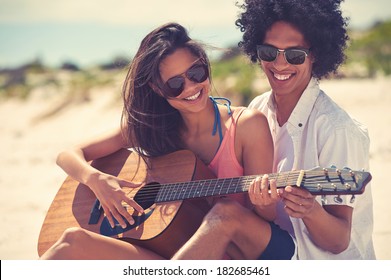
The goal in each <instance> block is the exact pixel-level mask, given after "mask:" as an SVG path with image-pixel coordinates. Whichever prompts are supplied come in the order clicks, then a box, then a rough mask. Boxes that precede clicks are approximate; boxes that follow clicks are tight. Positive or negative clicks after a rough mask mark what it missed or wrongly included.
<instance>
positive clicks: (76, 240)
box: [60, 227, 89, 246]
mask: <svg viewBox="0 0 391 280" xmlns="http://www.w3.org/2000/svg"><path fill="white" fill-rule="evenodd" d="M88 237H89V235H88V233H87V231H86V230H85V229H82V228H79V227H72V228H68V229H66V230H65V231H64V233H63V234H62V236H61V238H60V242H61V243H65V244H68V245H71V246H72V245H78V246H79V245H80V244H83V243H84V241H85V240H86V239H87V238H88Z"/></svg>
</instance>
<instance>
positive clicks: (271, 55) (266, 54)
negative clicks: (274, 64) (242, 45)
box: [257, 46, 277, 62]
mask: <svg viewBox="0 0 391 280" xmlns="http://www.w3.org/2000/svg"><path fill="white" fill-rule="evenodd" d="M257 54H258V58H259V59H260V60H263V61H267V62H271V61H274V60H275V59H276V57H277V49H276V48H274V47H272V46H258V47H257Z"/></svg>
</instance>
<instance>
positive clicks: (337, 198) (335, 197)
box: [334, 195, 343, 204]
mask: <svg viewBox="0 0 391 280" xmlns="http://www.w3.org/2000/svg"><path fill="white" fill-rule="evenodd" d="M334 201H335V202H336V203H338V204H341V203H342V202H343V200H342V198H341V197H340V196H339V195H338V196H334Z"/></svg>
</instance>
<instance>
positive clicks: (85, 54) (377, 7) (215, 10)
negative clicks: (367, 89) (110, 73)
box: [0, 0, 391, 68]
mask: <svg viewBox="0 0 391 280" xmlns="http://www.w3.org/2000/svg"><path fill="white" fill-rule="evenodd" d="M235 2H236V1H235V0H192V1H188V0H142V1H139V0H0V42H1V43H0V68H2V67H12V66H17V65H20V64H22V63H25V62H27V61H31V60H32V59H34V58H40V59H41V60H42V61H43V62H44V63H46V64H49V65H53V66H57V65H60V64H61V63H62V62H64V61H73V62H75V63H78V64H80V65H83V66H88V65H92V64H94V63H103V62H107V61H109V60H110V59H112V58H113V57H114V56H116V55H124V56H128V57H131V56H132V55H133V54H134V53H135V51H136V50H137V47H138V45H139V43H140V41H141V39H142V38H143V37H144V36H145V35H146V34H147V33H148V32H149V31H150V30H151V29H153V28H155V27H156V26H158V25H160V24H162V23H165V22H168V21H177V22H179V23H181V24H183V25H184V26H186V27H187V28H188V30H189V31H190V35H191V36H192V37H193V38H196V39H199V40H201V41H204V42H205V43H208V44H211V45H214V46H218V47H226V46H229V45H234V44H236V43H237V41H238V40H239V39H240V36H241V34H240V32H239V31H238V30H237V29H236V27H235V25H234V21H235V19H236V17H237V14H238V12H239V10H238V8H237V7H236V6H235ZM342 9H343V11H344V15H345V16H349V17H350V18H351V21H350V25H351V26H352V27H354V28H366V27H368V26H370V25H372V24H373V23H374V22H375V21H376V20H382V19H389V18H391V1H390V0H370V1H369V0H345V2H344V3H343V5H342Z"/></svg>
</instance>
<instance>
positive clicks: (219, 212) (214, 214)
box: [205, 198, 247, 226]
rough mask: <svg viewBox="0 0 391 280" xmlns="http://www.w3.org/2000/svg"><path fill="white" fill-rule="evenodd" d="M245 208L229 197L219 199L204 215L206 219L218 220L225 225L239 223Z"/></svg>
mask: <svg viewBox="0 0 391 280" xmlns="http://www.w3.org/2000/svg"><path fill="white" fill-rule="evenodd" d="M246 211H247V209H246V208H245V207H243V206H242V205H240V204H239V203H237V202H236V201H234V200H231V199H225V198H223V199H220V200H218V201H217V202H216V204H215V205H214V206H213V207H212V209H211V210H210V211H209V213H208V214H207V215H206V217H205V218H206V219H214V220H219V221H221V222H222V223H224V224H225V225H227V223H229V224H231V226H232V225H233V224H238V225H239V224H240V219H241V217H243V215H244V214H245V212H246Z"/></svg>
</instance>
